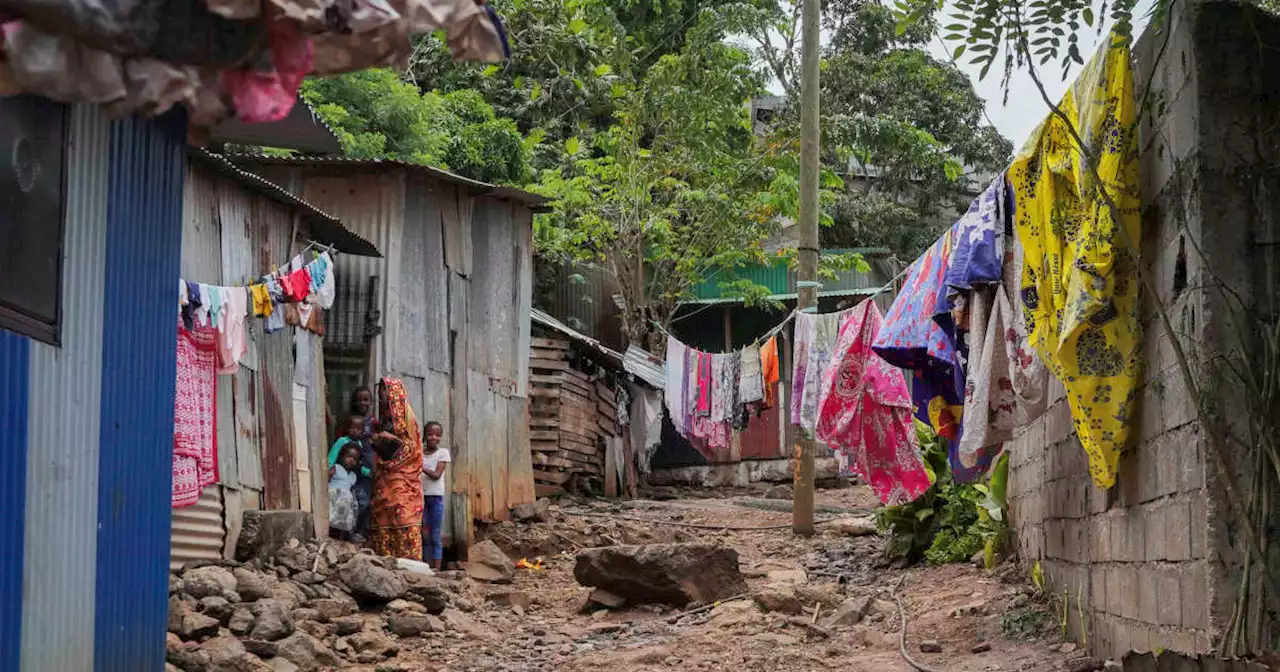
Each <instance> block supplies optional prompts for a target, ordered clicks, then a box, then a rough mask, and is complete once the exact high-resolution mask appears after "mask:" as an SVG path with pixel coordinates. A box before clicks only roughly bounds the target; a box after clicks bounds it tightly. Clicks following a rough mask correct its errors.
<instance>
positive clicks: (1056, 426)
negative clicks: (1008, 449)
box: [1044, 399, 1075, 477]
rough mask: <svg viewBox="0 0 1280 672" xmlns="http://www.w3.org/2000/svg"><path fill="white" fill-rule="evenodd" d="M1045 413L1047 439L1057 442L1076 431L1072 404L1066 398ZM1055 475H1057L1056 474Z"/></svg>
mask: <svg viewBox="0 0 1280 672" xmlns="http://www.w3.org/2000/svg"><path fill="white" fill-rule="evenodd" d="M1044 415H1045V423H1046V424H1045V435H1044V438H1045V441H1047V442H1049V443H1057V442H1059V441H1062V440H1064V439H1066V438H1067V437H1068V436H1071V434H1072V432H1074V431H1075V426H1074V425H1073V424H1072V422H1071V405H1070V404H1068V403H1067V402H1066V400H1065V399H1064V400H1062V401H1058V402H1055V403H1054V404H1053V405H1052V406H1050V407H1049V410H1048V411H1047V412H1045V414H1044ZM1055 477H1057V475H1056V474H1055Z"/></svg>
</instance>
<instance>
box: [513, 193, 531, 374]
mask: <svg viewBox="0 0 1280 672" xmlns="http://www.w3.org/2000/svg"><path fill="white" fill-rule="evenodd" d="M512 214H513V218H512V219H513V223H514V224H515V229H514V231H513V235H514V236H515V240H516V250H515V254H516V277H515V286H516V309H515V315H514V319H515V321H516V328H517V333H516V352H515V357H516V361H515V372H514V375H515V378H516V395H517V396H520V397H524V396H526V395H527V394H528V393H529V342H530V338H531V337H532V336H533V332H532V330H533V320H531V319H530V318H529V313H530V311H531V310H532V309H533V213H532V212H530V211H529V209H528V208H524V207H520V206H514V205H513V206H512Z"/></svg>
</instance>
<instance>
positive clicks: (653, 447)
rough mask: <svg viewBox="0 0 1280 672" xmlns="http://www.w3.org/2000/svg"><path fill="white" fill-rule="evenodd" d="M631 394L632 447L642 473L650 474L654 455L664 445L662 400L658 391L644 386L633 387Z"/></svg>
mask: <svg viewBox="0 0 1280 672" xmlns="http://www.w3.org/2000/svg"><path fill="white" fill-rule="evenodd" d="M631 393H632V400H631V446H632V448H634V449H635V451H636V466H637V467H638V468H639V469H640V473H642V474H648V473H649V472H650V468H649V463H650V461H652V460H653V454H654V453H655V452H657V450H658V446H659V445H661V444H662V398H661V397H660V396H658V394H659V393H658V391H657V390H651V389H649V388H647V387H645V386H643V385H632V386H631Z"/></svg>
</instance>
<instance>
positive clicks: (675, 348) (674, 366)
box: [662, 336, 688, 434]
mask: <svg viewBox="0 0 1280 672" xmlns="http://www.w3.org/2000/svg"><path fill="white" fill-rule="evenodd" d="M687 354H688V351H687V348H686V347H685V345H684V343H681V342H680V341H678V340H676V339H675V337H673V336H668V337H667V363H666V367H665V372H666V376H667V384H666V387H665V388H664V389H663V393H662V397H663V401H665V402H666V406H667V415H668V416H669V417H670V418H671V424H672V425H674V426H675V428H676V431H679V432H680V433H682V434H683V433H684V429H685V425H686V420H685V416H686V415H687V414H688V407H687V406H685V403H684V393H685V358H686V356H687Z"/></svg>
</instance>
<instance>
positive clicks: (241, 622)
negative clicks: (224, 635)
mask: <svg viewBox="0 0 1280 672" xmlns="http://www.w3.org/2000/svg"><path fill="white" fill-rule="evenodd" d="M255 620H256V619H254V617H253V612H251V611H249V610H248V609H245V608H244V607H237V608H236V609H235V610H234V611H233V612H231V618H229V619H227V629H228V630H230V631H231V634H233V635H236V636H240V637H243V636H244V635H247V634H249V633H250V632H252V631H253V624H254V622H255Z"/></svg>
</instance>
